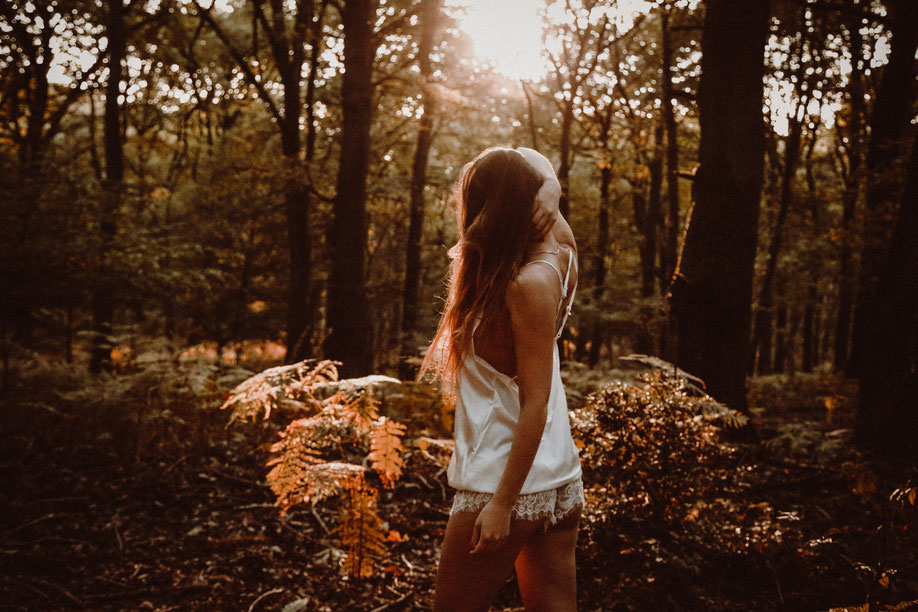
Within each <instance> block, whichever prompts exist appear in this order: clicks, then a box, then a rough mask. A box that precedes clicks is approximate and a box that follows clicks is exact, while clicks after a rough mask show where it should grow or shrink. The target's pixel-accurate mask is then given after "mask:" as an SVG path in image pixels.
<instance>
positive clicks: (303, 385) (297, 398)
mask: <svg viewBox="0 0 918 612" xmlns="http://www.w3.org/2000/svg"><path fill="white" fill-rule="evenodd" d="M335 365H336V364H335V362H333V361H321V362H318V363H317V362H316V360H315V359H307V360H306V361H301V362H299V363H294V364H290V365H284V366H278V367H276V368H270V369H267V370H265V371H264V372H261V373H260V374H256V375H255V376H252V377H251V378H249V379H247V380H245V381H243V382H242V383H240V384H239V385H237V386H236V388H235V389H233V390H232V391H231V392H230V394H229V397H228V398H227V399H226V401H225V402H223V405H222V406H220V409H221V410H226V409H230V410H232V414H231V415H230V421H229V424H232V423H234V422H236V421H239V420H251V421H253V422H254V421H255V420H256V419H257V418H258V416H259V414H261V413H262V412H263V413H264V414H263V416H262V419H263V420H267V419H268V418H270V417H271V413H272V412H273V411H275V410H277V409H278V408H280V407H282V406H283V407H286V408H291V409H294V410H296V411H298V412H307V413H308V412H310V411H316V410H318V409H319V408H320V407H321V402H319V401H318V400H316V398H315V396H314V395H313V394H312V392H311V389H312V388H313V387H314V386H315V385H317V384H319V383H321V382H326V381H332V380H337V379H338V371H337V369H336V368H335Z"/></svg>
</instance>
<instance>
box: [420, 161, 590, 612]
mask: <svg viewBox="0 0 918 612" xmlns="http://www.w3.org/2000/svg"><path fill="white" fill-rule="evenodd" d="M559 194H560V185H559V184H558V181H557V179H556V178H555V175H554V171H553V170H552V168H551V164H550V163H549V162H548V160H546V159H545V158H544V157H542V156H541V155H540V154H539V153H537V152H535V151H533V150H531V149H519V150H514V149H505V148H494V149H488V150H486V151H484V152H483V153H481V154H480V155H479V156H478V157H476V158H475V159H474V160H473V161H472V162H471V163H469V164H467V165H466V166H465V168H463V171H462V175H461V178H460V181H459V186H458V193H457V197H456V203H457V220H458V225H459V242H458V244H456V246H455V247H453V249H451V251H450V255H451V257H452V264H451V267H450V285H449V295H448V298H447V302H446V309H445V311H444V314H443V318H442V320H441V322H440V326H439V328H438V330H437V335H436V337H435V338H434V341H433V344H432V346H431V350H430V351H428V354H427V357H426V358H425V362H424V365H423V367H422V371H425V370H428V369H435V370H436V371H437V373H438V374H439V375H440V376H441V378H442V380H443V382H444V384H445V386H446V388H447V390H448V391H450V392H452V394H454V395H455V398H456V423H455V439H456V448H455V451H454V452H453V456H452V458H451V460H450V465H449V469H448V472H447V474H448V477H449V483H450V485H451V486H452V487H453V488H455V489H457V493H456V497H455V499H454V501H453V507H452V510H451V511H450V518H449V522H448V523H447V527H446V534H445V536H444V540H443V546H442V550H441V557H440V566H439V568H438V571H437V583H436V595H435V601H434V609H435V610H437V611H447V610H487V609H488V607H489V606H490V604H491V602H492V601H493V600H494V598H495V596H496V595H497V592H498V591H499V590H500V587H501V586H502V585H503V584H504V582H505V581H506V579H507V577H508V576H509V574H510V571H511V569H512V568H513V566H514V564H515V566H516V573H517V581H518V583H519V587H520V592H521V594H522V597H523V603H524V604H525V606H526V609H527V610H575V609H576V606H577V597H576V566H575V562H574V549H575V546H576V541H577V527H578V523H579V520H580V511H581V508H582V507H583V484H582V482H581V480H580V459H579V457H578V454H577V448H576V446H575V445H574V442H573V440H572V438H571V434H570V423H569V419H568V414H567V403H566V401H565V397H564V390H563V388H562V386H561V376H560V373H559V369H558V368H559V356H558V349H557V343H556V340H557V338H558V337H559V336H560V333H561V331H560V330H561V328H562V327H563V325H564V322H565V321H566V319H567V315H568V314H569V312H570V305H571V301H572V300H573V297H574V289H575V287H576V284H577V258H576V254H577V251H576V249H577V247H576V244H575V242H574V236H573V234H572V233H571V230H570V227H569V226H568V225H567V223H566V222H565V221H564V219H563V218H562V217H561V216H560V215H559V214H557V201H558V196H559Z"/></svg>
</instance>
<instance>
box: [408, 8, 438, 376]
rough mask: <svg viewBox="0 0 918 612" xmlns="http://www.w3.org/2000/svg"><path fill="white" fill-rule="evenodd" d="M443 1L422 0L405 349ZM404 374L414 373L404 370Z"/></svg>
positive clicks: (413, 320) (414, 305) (416, 282)
mask: <svg viewBox="0 0 918 612" xmlns="http://www.w3.org/2000/svg"><path fill="white" fill-rule="evenodd" d="M440 5H441V0H422V8H421V13H420V15H419V25H420V29H421V34H420V40H419V41H418V52H417V66H418V73H419V79H420V84H421V116H420V118H419V119H418V137H417V143H416V144H415V149H414V161H413V162H412V164H411V188H410V194H409V204H408V208H409V220H408V243H407V244H406V245H405V284H404V288H403V291H402V321H401V323H402V324H401V331H402V351H404V350H405V349H406V348H408V342H410V339H409V338H410V335H411V334H412V333H413V332H414V329H415V325H416V324H417V319H418V290H419V288H420V280H421V233H422V231H423V228H424V188H425V187H426V185H427V160H428V158H429V156H430V146H431V144H432V143H433V124H434V117H435V116H436V112H437V100H436V97H435V95H434V91H433V87H432V82H431V79H432V78H433V65H432V62H431V57H430V55H431V53H432V51H433V47H434V42H435V41H436V37H437V30H438V27H439V23H440V10H441V9H440ZM400 374H401V376H402V377H403V378H407V377H408V376H409V375H410V372H408V371H407V370H406V369H404V368H403V369H402V371H401V373H400Z"/></svg>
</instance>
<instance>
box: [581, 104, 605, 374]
mask: <svg viewBox="0 0 918 612" xmlns="http://www.w3.org/2000/svg"><path fill="white" fill-rule="evenodd" d="M609 117H610V118H611V113H610V115H609ZM606 126H608V122H606V123H605V124H604V128H605V127H606ZM603 131H604V134H603V142H604V141H605V137H606V135H607V134H608V129H604V130H603ZM611 185H612V166H611V165H610V163H609V161H608V160H603V162H602V169H601V170H600V178H599V227H598V230H597V234H596V259H595V261H594V263H593V303H594V304H596V305H597V306H598V305H599V302H600V300H602V296H603V294H604V293H605V290H606V252H607V251H608V250H609V188H610V186H611ZM582 335H585V334H582ZM602 338H603V326H602V325H601V324H600V322H599V320H598V318H597V320H595V321H594V322H593V329H592V333H591V334H590V351H589V354H588V355H587V363H589V364H590V367H591V368H595V367H596V364H598V363H599V353H600V348H601V347H602Z"/></svg>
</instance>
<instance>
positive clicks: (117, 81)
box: [89, 0, 127, 373]
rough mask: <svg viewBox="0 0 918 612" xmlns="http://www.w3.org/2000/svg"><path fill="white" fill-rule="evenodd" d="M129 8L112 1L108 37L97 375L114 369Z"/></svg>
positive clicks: (93, 363)
mask: <svg viewBox="0 0 918 612" xmlns="http://www.w3.org/2000/svg"><path fill="white" fill-rule="evenodd" d="M124 19H125V8H124V4H123V3H122V1H121V0H109V2H108V15H107V20H106V24H105V33H106V37H107V38H108V47H107V51H108V82H107V83H106V86H105V115H104V118H103V128H104V129H103V144H104V150H105V180H104V181H103V182H102V187H103V194H102V211H101V218H100V222H99V245H100V255H99V257H100V262H99V266H100V269H99V276H98V278H97V279H96V283H95V287H93V294H92V315H93V335H92V347H91V349H90V361H89V369H90V371H92V372H94V373H98V372H101V371H103V370H111V367H112V357H111V352H112V317H113V315H114V296H113V295H112V293H113V290H114V284H113V282H112V279H111V275H110V273H109V262H108V258H109V253H110V251H111V248H112V243H113V242H114V240H115V234H116V232H117V224H116V221H115V218H116V215H117V211H118V207H119V206H120V205H121V197H122V191H123V186H124V185H123V184H124V143H123V141H122V135H121V103H120V101H119V97H120V95H121V80H122V78H123V73H124V66H123V62H124V57H125V53H126V49H127V41H126V39H125V34H126V32H125V24H124Z"/></svg>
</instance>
